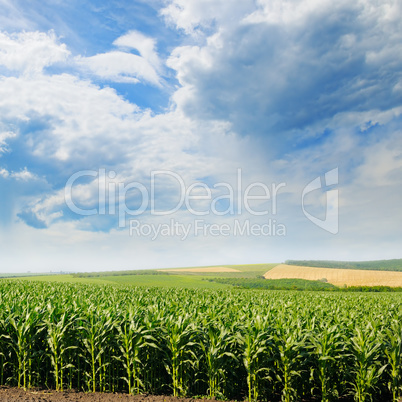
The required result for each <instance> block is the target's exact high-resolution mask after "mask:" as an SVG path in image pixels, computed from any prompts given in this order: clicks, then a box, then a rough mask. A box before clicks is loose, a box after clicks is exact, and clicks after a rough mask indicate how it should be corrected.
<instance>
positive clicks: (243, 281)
mask: <svg viewBox="0 0 402 402" xmlns="http://www.w3.org/2000/svg"><path fill="white" fill-rule="evenodd" d="M208 281H210V282H217V283H222V284H225V285H232V286H237V287H240V288H243V289H266V290H337V289H338V288H337V287H336V286H335V285H332V284H330V283H327V282H322V281H309V280H305V279H265V278H253V279H251V278H211V279H208Z"/></svg>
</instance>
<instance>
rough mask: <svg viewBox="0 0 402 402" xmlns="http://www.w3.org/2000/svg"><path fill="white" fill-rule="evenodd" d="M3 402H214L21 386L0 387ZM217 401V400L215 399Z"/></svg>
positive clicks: (209, 401) (0, 396) (0, 397)
mask: <svg viewBox="0 0 402 402" xmlns="http://www.w3.org/2000/svg"><path fill="white" fill-rule="evenodd" d="M0 401H1V402H15V401H19V402H55V401H57V402H58V401H68V402H73V401H79V402H124V401H133V402H196V401H200V402H212V401H211V400H208V399H199V400H198V399H193V398H175V397H173V396H163V395H161V396H159V395H127V394H107V393H105V394H102V393H98V392H96V393H88V394H87V393H85V392H75V391H65V392H56V391H50V390H40V391H38V390H36V391H35V390H28V391H24V390H23V389H19V388H8V387H0ZM213 402H216V401H213Z"/></svg>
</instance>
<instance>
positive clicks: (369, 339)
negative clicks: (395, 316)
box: [350, 324, 386, 402]
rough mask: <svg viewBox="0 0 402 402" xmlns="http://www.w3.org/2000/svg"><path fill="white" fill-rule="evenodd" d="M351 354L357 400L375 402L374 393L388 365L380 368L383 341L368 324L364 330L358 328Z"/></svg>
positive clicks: (353, 339) (359, 401)
mask: <svg viewBox="0 0 402 402" xmlns="http://www.w3.org/2000/svg"><path fill="white" fill-rule="evenodd" d="M350 346H351V353H352V356H353V358H354V367H353V368H352V373H353V374H354V378H353V380H352V386H353V389H354V396H355V400H356V401H358V402H366V401H371V400H373V397H372V391H374V390H375V387H376V385H377V383H378V382H379V380H380V378H381V375H382V373H383V371H384V370H385V368H386V365H384V366H382V367H380V365H379V362H380V360H379V353H380V351H381V341H380V340H379V339H378V337H377V334H376V332H375V329H374V328H373V326H372V325H371V324H368V325H367V326H366V327H365V328H364V329H363V330H361V329H360V328H356V330H355V335H354V336H353V337H352V339H351V345H350Z"/></svg>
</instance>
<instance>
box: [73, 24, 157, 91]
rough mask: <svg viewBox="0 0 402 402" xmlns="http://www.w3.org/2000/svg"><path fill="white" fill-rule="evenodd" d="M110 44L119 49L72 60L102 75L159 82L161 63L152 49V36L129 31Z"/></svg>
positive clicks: (105, 77)
mask: <svg viewBox="0 0 402 402" xmlns="http://www.w3.org/2000/svg"><path fill="white" fill-rule="evenodd" d="M113 44H114V45H115V46H117V47H118V48H119V49H121V50H114V51H110V52H107V53H100V54H96V55H94V56H90V57H77V58H76V62H77V63H78V64H79V65H81V66H84V67H86V68H88V69H89V70H90V71H91V72H92V73H94V74H96V75H97V76H98V77H101V78H102V79H106V80H110V81H114V82H126V83H132V84H136V83H139V82H143V83H144V82H145V83H148V84H151V85H154V86H161V78H160V73H161V65H162V64H161V62H160V60H159V56H158V53H157V52H156V41H155V39H152V38H149V37H147V36H145V35H143V34H141V33H140V32H137V31H131V32H129V33H127V34H125V35H123V36H121V37H119V38H118V39H116V40H115V41H114V42H113ZM123 50H126V51H123ZM130 50H136V51H138V53H139V54H132V53H129V51H130Z"/></svg>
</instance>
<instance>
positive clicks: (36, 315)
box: [0, 280, 402, 401]
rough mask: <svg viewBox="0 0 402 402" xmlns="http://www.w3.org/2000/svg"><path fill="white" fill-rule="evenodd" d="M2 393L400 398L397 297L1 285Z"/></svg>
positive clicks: (401, 302) (401, 336) (401, 337)
mask: <svg viewBox="0 0 402 402" xmlns="http://www.w3.org/2000/svg"><path fill="white" fill-rule="evenodd" d="M0 306H1V309H0V370H1V371H0V382H1V384H0V385H5V384H7V385H14V386H19V387H24V388H29V387H37V386H39V387H48V388H55V389H58V390H61V389H65V388H74V389H80V390H84V391H89V392H93V391H102V392H116V391H123V392H130V393H134V394H135V393H142V392H147V393H153V394H173V395H175V396H177V395H179V396H202V395H207V396H209V397H210V398H213V397H216V398H230V399H244V398H247V399H249V400H269V401H275V400H282V401H292V400H323V401H329V400H337V399H339V398H341V397H342V398H345V400H348V398H349V399H350V400H353V399H355V400H357V401H368V400H372V399H374V400H381V401H391V400H394V401H396V400H397V399H398V396H399V394H400V391H401V384H402V382H401V358H402V298H401V296H400V295H398V294H386V295H383V294H380V295H377V294H375V295H373V294H370V295H356V294H342V295H340V294H327V293H318V292H315V293H311V292H302V293H301V292H280V291H278V292H276V291H271V292H263V291H261V292H260V291H227V290H183V289H159V288H148V289H144V288H133V287H119V288H115V287H112V286H97V285H72V284H57V283H54V284H48V283H40V282H32V283H30V282H26V281H8V280H2V281H0Z"/></svg>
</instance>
